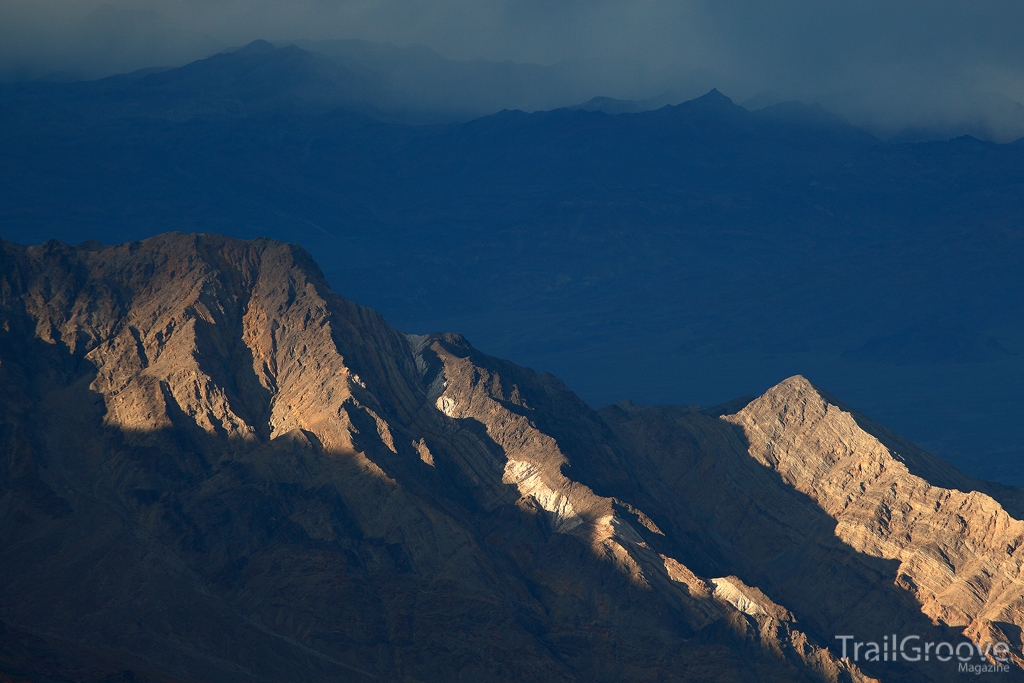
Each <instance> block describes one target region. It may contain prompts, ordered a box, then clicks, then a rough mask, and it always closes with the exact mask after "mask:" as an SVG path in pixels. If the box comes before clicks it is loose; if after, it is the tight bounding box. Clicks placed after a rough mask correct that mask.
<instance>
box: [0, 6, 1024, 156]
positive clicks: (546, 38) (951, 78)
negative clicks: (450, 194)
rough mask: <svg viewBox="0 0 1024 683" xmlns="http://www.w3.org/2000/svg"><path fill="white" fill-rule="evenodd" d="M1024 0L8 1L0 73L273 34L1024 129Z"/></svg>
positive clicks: (163, 55) (646, 87)
mask: <svg viewBox="0 0 1024 683" xmlns="http://www.w3.org/2000/svg"><path fill="white" fill-rule="evenodd" d="M1022 30H1024V3H1020V2H1019V0H1013V1H989V2H985V1H980V2H964V1H963V0H959V1H953V0H930V1H928V2H923V1H920V0H913V1H905V2H892V0H888V1H886V2H881V1H877V0H860V1H858V2H852V1H849V0H843V1H841V2H832V3H822V2H818V1H811V0H788V1H785V0H784V1H782V2H773V3H767V2H752V1H741V0H724V1H719V2H705V1H700V0H689V1H688V0H682V1H675V2H669V1H666V0H622V1H619V2H611V1H609V0H566V1H565V2H541V1H540V0H434V1H429V0H428V1H425V2H413V1H411V0H297V1H296V0H291V1H288V2H285V1H283V0H251V1H246V2H241V1H239V0H161V2H155V1H154V0H120V1H118V0H115V1H114V2H101V1H100V0H2V2H0V75H2V76H3V78H4V79H5V80H16V79H26V78H36V77H39V76H42V75H45V74H51V73H53V72H63V73H65V74H67V77H83V76H85V77H96V76H102V75H107V74H111V73H116V72H124V71H129V70H133V69H138V68H143V67H149V66H157V65H176V64H182V63H185V62H188V61H191V60H193V59H197V58H201V57H204V56H207V55H209V54H211V53H214V52H217V51H219V50H223V49H227V48H229V47H231V46H237V45H242V44H244V43H246V42H248V41H250V40H253V39H256V38H264V39H267V40H271V41H287V40H297V39H312V40H322V39H338V38H358V39H364V40H370V41H382V42H391V43H395V44H398V45H405V44H414V43H417V44H422V45H426V46H427V47H430V48H432V49H433V50H435V51H437V52H439V53H441V54H442V55H444V56H446V57H448V58H452V59H477V58H483V59H491V60H514V61H518V62H533V63H540V64H554V63H558V62H565V61H573V62H577V63H579V64H580V65H582V66H581V68H584V69H588V70H589V73H588V75H589V76H590V77H593V76H594V74H597V75H599V76H601V77H602V79H603V80H602V79H599V81H600V82H601V88H602V90H603V92H595V93H594V95H608V96H613V97H629V98H643V97H653V96H656V95H658V94H659V93H660V92H664V91H666V90H669V91H677V92H678V94H679V96H684V95H691V94H692V93H690V92H684V91H685V90H686V87H687V84H690V85H691V86H693V87H696V85H694V84H700V85H701V86H703V85H704V84H707V83H712V84H714V85H715V86H717V87H718V88H719V89H720V90H722V91H723V92H725V93H726V94H728V95H730V96H731V97H733V98H734V99H735V100H737V101H744V100H747V99H748V98H753V97H755V96H758V95H760V98H761V100H755V102H756V101H764V102H765V103H770V102H769V101H770V100H782V99H801V100H804V101H816V102H820V103H822V104H823V105H825V106H827V107H829V108H831V109H833V110H836V111H839V112H841V113H843V114H845V115H846V116H848V117H850V118H851V119H853V120H855V121H857V122H860V123H864V124H866V125H871V126H874V127H876V128H886V127H888V128H890V129H895V128H898V127H901V126H907V125H922V126H923V125H933V126H934V125H952V124H954V123H956V122H958V121H959V122H965V121H968V122H969V121H971V120H974V119H978V120H980V119H982V118H984V119H985V120H986V121H987V125H988V126H989V128H990V129H991V137H993V138H997V139H1004V140H1005V139H1012V138H1014V137H1016V136H1019V135H1024V107H1021V105H1019V104H1018V102H1020V101H1024V41H1022V40H1021V38H1020V36H1021V34H1022V32H1024V31H1022Z"/></svg>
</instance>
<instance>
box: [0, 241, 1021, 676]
mask: <svg viewBox="0 0 1024 683" xmlns="http://www.w3.org/2000/svg"><path fill="white" fill-rule="evenodd" d="M0 258H2V263H0V296H2V300H0V304H2V314H3V321H2V328H0V329H2V331H0V378H2V382H3V386H4V387H5V391H4V393H3V397H2V399H0V401H2V403H0V411H2V412H0V420H2V428H0V429H2V431H0V443H2V456H3V457H2V460H0V534H2V538H0V547H2V550H0V560H2V561H0V621H2V629H0V672H3V674H4V675H5V676H7V677H8V678H11V679H13V680H19V679H26V680H41V679H43V678H46V679H62V680H97V681H98V680H112V679H110V678H109V677H110V676H112V675H120V676H122V677H125V676H126V677H128V678H127V679H126V680H128V679H132V677H134V679H135V680H154V681H156V680H169V681H193V680H203V681H258V680H274V681H292V680H294V681H299V680H302V681H310V680H353V681H355V680H421V681H451V680H465V681H483V680H502V681H506V680H512V681H516V680H521V681H536V680H545V681H549V680H550V681H558V680H564V681H582V680H607V681H617V680H618V681H626V680H628V681H636V680H652V681H653V680H658V681H671V680H679V681H684V680H709V681H710V680H722V681H736V680H749V681H772V680H777V681H796V680H807V681H822V680H825V681H850V680H868V679H867V678H866V676H871V677H875V678H880V679H882V680H894V681H895V680H899V681H914V680H920V681H925V680H947V679H949V680H952V679H953V678H955V677H956V676H957V675H958V674H957V672H956V668H955V667H954V666H951V665H950V664H949V663H939V662H934V661H933V662H929V663H920V664H918V665H913V666H912V665H909V664H906V663H903V664H897V665H894V664H892V663H886V662H862V663H859V664H854V663H850V662H844V661H841V660H840V659H839V658H838V657H837V656H836V649H835V647H836V643H835V641H834V636H835V635H836V634H837V633H857V634H863V637H864V638H866V639H877V638H880V637H881V636H882V635H883V634H888V633H889V632H890V630H891V629H893V628H896V629H898V630H899V631H900V632H901V633H917V634H920V635H921V636H922V637H926V638H932V639H935V640H938V639H942V638H959V637H960V636H959V635H958V634H959V633H960V631H961V630H964V629H966V630H965V631H964V632H965V633H966V634H967V635H968V636H969V637H972V638H975V639H977V640H978V641H979V642H990V641H991V640H992V639H1003V640H1006V641H1007V642H1009V643H1011V644H1012V646H1013V649H1014V655H1013V656H1014V658H1015V659H1014V662H1019V661H1020V660H1019V652H1020V645H1021V643H1020V635H1019V634H1020V630H1019V627H1020V626H1021V625H1022V624H1024V614H1022V610H1021V594H1020V588H1019V586H1020V582H1019V571H1020V568H1019V552H1018V549H1017V548H1018V546H1019V545H1020V541H1021V539H1022V538H1024V528H1022V526H1021V522H1019V521H1017V520H1016V519H1015V518H1013V517H1011V516H1010V515H1009V514H1007V513H1006V512H1005V511H1004V509H1003V507H1002V506H1001V505H1000V504H999V503H998V502H997V501H996V499H994V498H992V497H989V495H988V494H986V493H984V492H983V491H988V489H987V488H986V487H987V485H986V484H984V483H981V482H976V481H974V480H971V479H969V478H967V477H965V476H964V475H960V474H959V473H957V472H956V471H955V470H952V468H949V467H948V466H946V465H944V464H942V463H941V462H940V461H937V460H935V459H934V458H932V457H931V456H929V455H928V454H926V453H924V452H920V451H914V452H913V453H909V451H908V453H909V455H907V456H900V455H897V454H896V452H895V451H893V450H891V448H892V446H891V444H893V443H895V441H894V440H898V437H892V436H884V435H883V437H884V438H881V437H880V438H881V440H879V439H878V438H876V437H874V436H871V433H870V432H868V431H864V429H865V428H862V427H861V426H860V423H858V421H857V420H858V419H859V418H857V417H854V416H851V414H850V413H848V412H846V411H845V410H844V409H843V408H840V407H839V406H837V405H836V404H835V403H832V402H830V401H831V400H830V399H828V398H827V397H825V396H824V395H823V394H821V393H820V392H818V391H817V390H816V389H814V388H813V387H812V386H811V385H810V384H809V383H807V382H806V380H803V379H802V378H793V379H791V380H787V382H784V383H783V384H781V385H779V386H778V387H776V388H774V389H772V390H771V391H769V392H768V393H767V394H765V395H764V396H762V397H760V398H758V399H756V400H754V401H753V402H750V403H749V404H748V405H746V406H745V407H743V408H742V410H740V411H739V412H737V413H732V414H726V415H724V416H723V417H715V416H713V414H715V411H710V412H709V413H708V414H705V413H704V412H701V411H698V410H695V409H682V408H656V409H645V408H642V407H639V406H635V405H631V404H622V406H620V407H610V408H607V409H605V410H604V411H602V412H601V413H597V412H595V411H593V410H591V409H590V408H589V407H587V405H586V404H584V403H583V402H582V401H580V400H579V399H578V398H577V397H576V396H575V395H574V394H573V393H572V392H570V391H569V390H568V389H567V388H566V387H565V386H564V385H563V384H562V383H561V382H560V381H559V380H557V379H555V378H554V377H552V376H551V375H547V374H538V373H535V372H533V371H531V370H527V369H524V368H520V367H517V366H515V365H513V364H511V363H508V362H505V361H500V360H497V359H495V358H492V357H489V356H486V355H483V354H481V353H479V352H478V351H476V350H475V349H473V348H472V347H471V346H470V345H469V344H468V343H467V342H466V340H465V339H463V338H462V337H460V336H458V335H452V334H443V335H442V334H437V335H425V336H417V335H405V334H402V333H400V332H398V331H397V330H395V329H394V328H392V327H391V326H389V325H388V324H387V323H386V322H385V321H384V320H383V319H382V318H381V316H380V315H379V314H377V313H375V312H374V311H372V310H370V309H366V308H363V307H361V306H358V305H356V304H353V303H351V302H349V301H348V300H346V299H344V298H342V297H340V296H338V295H337V294H335V293H333V292H332V291H331V290H330V288H329V287H328V286H327V284H326V282H325V281H324V278H323V276H322V274H321V273H320V271H319V269H318V268H317V267H316V265H315V264H314V263H313V262H312V260H311V259H310V257H309V256H308V255H307V254H306V253H305V252H303V251H302V250H301V249H299V248H297V247H295V246H292V245H285V244H281V243H277V242H273V241H270V240H255V241H252V242H243V241H238V240H233V239H228V238H223V237H217V236H213V235H198V236H194V235H183V234H168V235H163V236H160V237H155V238H152V239H149V240H146V241H144V242H135V243H128V244H123V245H120V246H114V247H103V246H101V245H97V244H83V245H81V246H80V247H77V248H76V247H70V246H66V245H63V244H60V243H56V242H50V243H47V244H45V245H42V246H38V247H27V248H26V247H21V246H18V245H14V244H11V243H7V242H5V243H3V245H2V251H0ZM868 428H870V429H872V430H873V431H878V429H875V428H873V427H870V426H869V427H868ZM879 429H880V428H879ZM885 444H890V445H885ZM910 456H912V457H910ZM912 460H913V463H912V464H911V461H912ZM903 461H906V462H907V464H906V465H903V464H902V463H903ZM828 468H832V469H828ZM928 468H931V470H934V471H935V472H941V473H942V476H943V477H945V479H944V480H943V485H948V484H949V482H950V481H952V480H954V479H955V480H956V481H955V482H954V483H957V484H958V485H962V486H965V487H975V489H976V490H975V489H972V491H973V492H959V491H956V490H948V489H942V488H939V487H938V486H930V485H929V483H928V479H927V477H928V476H930V475H929V472H928V471H926V470H928ZM947 480H949V481H947ZM892 491H895V492H896V493H895V494H893V495H890V494H889V492H892ZM990 493H992V495H993V496H995V497H996V498H997V499H1001V500H1004V501H1005V505H1006V506H1014V505H1017V506H1018V507H1016V508H1013V507H1011V508H1010V509H1019V503H1016V502H1014V501H1019V492H1018V491H1016V490H1014V489H1009V488H1004V489H1001V490H1000V491H991V492H990ZM954 664H955V662H954ZM862 668H863V672H862ZM1014 672H1016V673H1019V669H1017V668H1016V664H1015V668H1014ZM1016 673H1012V674H1010V677H1011V678H1012V677H1016Z"/></svg>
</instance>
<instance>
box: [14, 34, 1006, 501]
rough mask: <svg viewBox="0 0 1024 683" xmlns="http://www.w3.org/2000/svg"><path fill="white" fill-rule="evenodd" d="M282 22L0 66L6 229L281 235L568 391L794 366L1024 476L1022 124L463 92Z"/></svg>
mask: <svg viewBox="0 0 1024 683" xmlns="http://www.w3.org/2000/svg"><path fill="white" fill-rule="evenodd" d="M306 47H308V48H310V49H309V50H306V49H303V48H302V47H300V46H295V45H292V46H284V47H276V46H273V45H270V44H268V43H255V44H253V45H250V46H247V47H246V48H244V49H242V50H239V51H237V52H234V53H227V54H223V55H217V56H214V57H212V58H210V59H207V60H201V61H199V62H195V63H193V64H190V65H187V66H185V67H181V68H178V69H171V70H157V71H154V72H139V73H135V74H130V75H124V76H117V77H112V78H110V79H104V80H101V81H93V82H80V83H22V84H9V85H4V86H2V87H0V158H2V163H0V226H2V228H0V229H2V234H3V236H4V237H5V238H7V239H10V240H13V241H15V242H19V243H26V244H28V243H32V244H38V243H40V242H43V241H45V240H47V239H50V238H56V239H59V240H62V241H64V242H67V243H71V244H77V243H80V242H83V241H86V240H98V241H99V242H102V243H107V244H114V243H119V242H123V241H129V240H138V239H142V238H144V237H148V236H151V235H154V234H157V233H160V232H165V231H171V230H180V231H186V232H213V233H223V234H229V235H233V236H236V237H240V238H252V237H257V236H267V237H272V238H276V239H280V240H283V241H286V242H296V243H301V244H303V245H304V246H305V247H306V248H308V249H309V250H310V252H311V253H312V254H313V255H314V256H315V257H316V259H317V260H318V262H319V263H320V264H321V265H322V267H323V269H324V271H325V274H326V277H327V279H328V281H329V282H331V284H332V286H334V288H335V289H336V290H337V291H341V292H344V293H345V294H346V295H347V296H350V297H352V298H353V299H355V300H358V301H361V302H363V303H365V304H368V305H370V306H372V307H373V308H375V309H376V310H379V311H381V313H382V314H383V315H384V316H385V317H386V318H387V319H388V320H389V321H391V322H392V323H394V324H395V325H397V326H398V327H400V328H402V329H406V330H411V331H415V332H420V333H425V332H429V331H430V330H432V329H438V328H440V329H457V330H460V331H462V332H463V333H464V334H466V336H467V337H468V338H470V339H472V340H473V342H474V344H475V345H476V346H478V347H479V348H481V349H484V350H486V351H487V352H489V353H492V354H495V355H500V356H503V357H507V358H511V359H514V360H515V361H516V362H518V363H520V364H522V365H528V366H531V367H535V368H538V369H542V370H547V371H551V372H553V373H555V374H557V375H558V376H560V377H562V378H563V379H564V380H565V381H566V382H567V383H568V385H569V386H570V387H572V389H573V390H574V391H575V392H576V393H577V394H578V395H580V396H581V397H582V398H583V399H584V400H585V401H587V402H588V403H589V404H590V405H592V406H601V405H605V404H608V403H613V402H615V401H617V400H619V399H620V398H621V397H623V396H630V397H632V398H633V399H634V400H637V401H639V402H641V403H644V404H647V405H658V404H681V405H685V404H691V403H693V404H702V405H712V404H715V403H720V402H723V401H726V400H729V399H731V398H732V397H734V396H739V395H754V394H760V393H762V392H763V391H764V390H765V389H766V388H768V387H770V386H773V385H774V384H776V383H778V382H779V381H781V380H782V379H784V378H785V377H787V376H792V375H795V374H802V375H804V376H807V377H809V378H810V379H811V380H813V381H815V382H817V383H820V384H823V385H825V386H829V387H831V388H832V389H833V390H834V391H836V392H837V393H838V394H840V395H842V396H844V397H846V398H847V400H849V401H851V402H853V403H855V404H856V405H858V406H859V407H860V408H861V409H862V410H863V411H864V412H865V413H866V414H868V415H871V416H872V417H873V418H874V419H877V420H879V421H882V422H884V423H886V424H889V425H891V426H892V427H894V428H895V429H897V430H898V431H900V432H901V433H904V434H906V435H907V436H908V437H909V438H911V439H913V440H914V441H915V442H918V443H921V444H922V445H924V446H925V447H927V448H928V449H929V450H930V451H932V452H935V453H937V454H938V455H940V456H942V457H944V458H946V459H948V460H950V461H952V462H954V463H955V464H957V465H958V466H960V467H961V468H962V469H964V470H966V471H968V472H970V473H971V474H973V475H975V476H979V477H982V478H987V479H996V480H1000V481H1003V482H1005V483H1010V484H1022V483H1024V480H1022V479H1021V474H1020V473H1021V471H1022V470H1021V463H1022V462H1024V446H1022V444H1021V440H1020V434H1019V428H1018V427H1017V416H1019V414H1020V412H1021V411H1022V410H1024V396H1022V394H1021V392H1020V386H1022V383H1024V360H1022V358H1024V355H1022V354H1024V345H1022V341H1021V340H1022V338H1024V336H1022V332H1024V330H1022V327H1021V325H1022V323H1021V320H1022V317H1021V316H1020V311H1021V310H1022V308H1024V291H1022V288H1021V281H1020V278H1019V264H1020V263H1021V262H1022V261H1024V241H1022V234H1021V229H1020V226H1021V224H1022V219H1024V205H1022V202H1021V197H1024V193H1022V190H1024V145H1021V144H1020V142H1019V141H1018V142H1017V143H1013V144H996V143H992V142H985V141H982V140H978V139H975V138H971V137H959V138H955V139H951V140H944V141H931V142H921V143H914V144H910V143H893V142H884V141H882V140H879V139H878V138H876V137H874V136H872V135H871V134H869V133H868V132H866V131H864V130H861V129H859V128H857V127H855V126H852V125H850V124H849V123H848V122H846V121H844V120H843V119H841V118H840V117H837V116H834V115H832V114H830V113H829V112H827V111H826V110H824V109H822V108H821V107H818V106H813V105H806V104H801V103H797V102H788V103H786V102H783V103H778V104H774V105H772V106H768V107H763V108H760V109H758V110H757V111H748V110H747V109H745V108H743V107H741V106H738V105H736V104H734V103H733V102H732V101H731V100H730V99H729V98H728V97H726V96H725V95H723V94H721V93H719V92H718V91H711V92H709V93H708V94H706V95H704V96H703V97H700V98H697V99H695V100H690V101H687V102H684V103H682V104H678V105H673V106H665V107H661V108H659V109H655V110H652V111H638V110H639V109H643V108H645V107H646V106H647V105H643V106H640V105H632V104H630V103H622V102H613V101H608V100H600V99H599V100H597V101H590V102H585V100H586V98H587V97H588V96H589V94H587V95H584V94H581V95H580V97H579V101H580V102H584V104H582V105H579V106H576V107H571V108H563V109H555V110H551V111H536V112H533V113H525V112H522V111H500V112H496V113H492V114H490V115H487V116H483V117H480V118H474V119H471V120H466V116H468V114H466V112H467V111H470V109H472V108H471V107H470V108H469V109H467V108H466V107H463V108H462V109H459V107H462V104H459V105H458V107H456V106H455V105H454V104H453V105H452V107H453V109H452V110H450V111H448V113H447V114H444V115H443V116H442V115H441V114H439V113H438V111H439V110H437V109H434V110H431V111H432V113H431V112H428V111H425V110H424V111H420V112H418V113H417V112H416V111H412V110H411V109H410V108H409V102H410V101H411V100H402V99H401V98H400V97H399V96H398V95H395V93H400V92H403V91H402V89H401V88H399V87H398V86H395V83H407V82H415V80H416V78H417V76H416V75H415V74H417V73H419V72H416V71H415V70H414V71H413V72H409V71H408V69H410V68H411V67H409V64H412V63H413V60H412V57H408V56H405V57H403V56H401V55H398V56H396V54H397V53H392V52H387V51H384V52H385V53H386V54H384V53H382V54H383V56H381V57H380V59H378V60H377V61H381V62H382V63H384V66H381V67H379V68H378V69H377V71H373V70H372V69H370V68H369V67H366V66H365V65H366V64H370V63H371V62H373V59H377V58H376V57H374V58H373V59H371V58H370V57H367V56H366V55H367V54H370V53H369V52H367V50H368V48H366V46H362V47H359V46H353V45H350V44H344V45H334V46H333V47H331V46H322V45H321V46H313V45H307V46H306ZM314 48H317V49H319V50H321V51H320V52H316V51H315V50H314ZM332 50H333V52H332ZM371 52H372V51H371ZM332 55H333V56H332ZM360 55H363V56H360ZM339 59H340V60H341V61H338V60H339ZM388 60H392V61H393V62H394V68H393V69H392V70H391V71H388V69H391V67H388V66H387V65H388V64H391V62H389V61H388ZM421 61H423V63H424V65H425V66H422V67H421V68H423V69H428V68H433V67H429V64H430V63H432V62H431V60H429V59H426V58H424V59H423V60H421ZM374 63H375V62H374ZM360 64H362V65H364V66H360ZM403 65H404V66H403ZM463 66H464V67H465V68H466V69H470V67H469V66H465V65H463ZM477 66H478V67H479V68H480V69H483V70H484V71H485V72H486V73H487V74H488V75H487V78H493V79H496V80H495V82H497V83H504V81H501V80H500V79H499V78H498V76H497V75H495V74H496V73H497V72H494V71H487V69H492V67H493V68H497V67H494V65H493V64H492V65H490V66H487V65H477ZM485 67H486V68H485ZM437 68H439V69H441V67H437ZM448 68H449V67H444V69H448ZM453 68H454V67H453ZM460 68H462V67H460ZM442 70H443V69H442ZM382 73H384V74H385V75H386V73H394V74H398V75H393V76H388V77H387V78H385V77H384V76H381V75H380V74H382ZM409 73H412V74H413V75H411V76H410V75H408V74H409ZM445 73H448V72H447V71H445ZM451 73H455V72H451ZM459 73H461V72H459ZM468 73H469V72H468V71H467V74H468ZM374 74H376V75H374ZM402 74H406V75H404V76H403V75H402ZM452 78H453V80H452V83H453V84H457V83H459V82H460V81H459V78H461V77H455V76H453V77H452ZM465 78H466V79H470V81H472V82H474V83H475V82H477V81H476V80H472V79H479V78H484V77H482V76H473V77H472V78H470V76H469V75H466V76H465ZM538 78H541V77H540V76H538ZM389 79H390V80H389ZM403 79H404V80H403ZM425 82H426V81H425ZM466 82H469V81H466ZM539 82H540V81H537V82H533V81H530V83H532V84H533V85H529V87H527V90H530V89H532V88H534V87H538V88H539V87H540V86H539V85H537V83H539ZM402 87H405V86H402ZM452 87H453V88H454V87H455V85H452ZM502 87H504V86H502ZM510 87H511V86H510ZM444 92H448V91H444ZM440 93H441V91H439V95H438V96H439V101H440V102H442V104H443V103H444V101H446V98H447V99H451V98H453V97H454V96H453V95H450V94H449V95H443V97H442V94H440ZM439 106H440V105H439ZM474 106H477V105H474ZM480 106H483V105H480ZM489 106H498V105H497V104H496V103H495V102H492V103H491V105H489ZM651 106H653V105H651ZM467 107H468V105H467ZM454 109H459V111H460V112H462V113H459V112H455V111H454ZM473 111H480V110H479V109H476V110H473ZM609 112H612V113H609ZM614 112H622V113H614ZM442 113H443V112H442ZM474 115H475V114H474ZM446 117H447V118H446ZM414 121H415V122H418V123H417V124H416V125H413V123H412V122H414ZM424 121H435V122H436V123H433V124H429V125H427V124H424V123H423V122H424Z"/></svg>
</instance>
